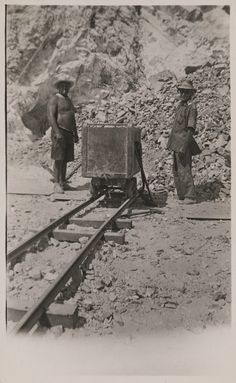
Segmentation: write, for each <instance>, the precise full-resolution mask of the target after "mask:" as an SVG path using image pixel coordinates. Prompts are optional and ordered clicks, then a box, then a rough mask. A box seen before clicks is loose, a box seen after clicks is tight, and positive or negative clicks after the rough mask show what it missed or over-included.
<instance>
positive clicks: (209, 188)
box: [195, 180, 224, 202]
mask: <svg viewBox="0 0 236 383" xmlns="http://www.w3.org/2000/svg"><path fill="white" fill-rule="evenodd" d="M223 187H224V184H223V183H222V182H221V181H220V180H214V181H209V182H204V183H201V184H199V185H196V186H195V190H196V194H197V200H198V202H204V201H214V200H216V199H217V198H219V196H220V191H221V189H222V188H223Z"/></svg>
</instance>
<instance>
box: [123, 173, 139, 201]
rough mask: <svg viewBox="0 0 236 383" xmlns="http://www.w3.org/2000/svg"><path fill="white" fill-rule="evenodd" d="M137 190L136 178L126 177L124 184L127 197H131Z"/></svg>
mask: <svg viewBox="0 0 236 383" xmlns="http://www.w3.org/2000/svg"><path fill="white" fill-rule="evenodd" d="M136 191H137V179H136V178H135V177H133V178H131V179H128V180H127V181H126V185H125V193H126V197H127V198H131V197H133V196H134V195H135V193H136Z"/></svg>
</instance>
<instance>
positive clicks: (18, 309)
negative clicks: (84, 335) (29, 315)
mask: <svg viewBox="0 0 236 383" xmlns="http://www.w3.org/2000/svg"><path fill="white" fill-rule="evenodd" d="M32 306H33V302H31V301H27V300H19V299H16V298H14V299H13V298H10V299H8V300H7V320H11V321H13V322H18V321H19V320H20V319H21V318H22V317H23V316H24V315H25V314H26V312H27V311H28V310H29V309H30V307H32ZM46 316H47V319H48V321H49V325H50V326H51V327H52V326H58V325H62V326H63V327H65V328H75V327H76V326H77V324H78V321H79V317H78V310H77V306H76V305H73V304H69V303H63V304H59V303H52V304H51V305H50V306H49V308H48V309H47V311H46Z"/></svg>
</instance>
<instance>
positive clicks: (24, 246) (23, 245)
mask: <svg viewBox="0 0 236 383" xmlns="http://www.w3.org/2000/svg"><path fill="white" fill-rule="evenodd" d="M104 194H105V193H100V194H99V195H98V196H96V197H91V198H90V199H89V200H87V201H85V202H84V203H82V204H81V205H79V206H77V207H76V208H74V209H72V210H70V211H69V212H68V213H66V214H64V215H63V216H62V217H60V218H58V219H56V220H55V221H53V222H52V223H50V224H49V225H48V226H46V227H45V228H43V229H42V230H40V231H38V232H37V233H36V234H34V235H32V237H30V238H29V239H27V240H26V241H24V242H23V243H21V244H20V245H19V246H17V247H15V248H14V249H13V250H11V251H10V252H9V253H8V254H7V262H12V261H13V260H14V259H16V258H17V257H19V256H20V255H22V254H23V253H24V252H25V251H26V250H27V249H28V248H29V247H30V246H31V245H33V244H34V243H35V242H37V241H38V240H39V239H40V238H41V237H42V236H44V235H46V234H49V233H50V232H52V230H54V229H55V228H56V227H57V226H59V225H61V224H62V223H63V222H65V221H66V220H67V219H69V218H70V217H71V216H73V215H74V214H76V213H78V212H79V211H81V210H83V209H84V208H85V207H87V206H89V205H90V204H92V203H93V202H95V201H96V200H98V199H99V198H101V197H102V196H103V195H104Z"/></svg>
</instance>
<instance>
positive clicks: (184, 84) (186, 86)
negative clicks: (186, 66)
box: [178, 80, 196, 92]
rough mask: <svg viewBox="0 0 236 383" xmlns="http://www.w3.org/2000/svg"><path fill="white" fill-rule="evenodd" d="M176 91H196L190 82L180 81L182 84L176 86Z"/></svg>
mask: <svg viewBox="0 0 236 383" xmlns="http://www.w3.org/2000/svg"><path fill="white" fill-rule="evenodd" d="M178 89H186V90H192V91H193V92H195V91H196V89H195V88H194V87H193V83H192V81H191V80H184V81H182V83H181V84H180V85H178Z"/></svg>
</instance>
